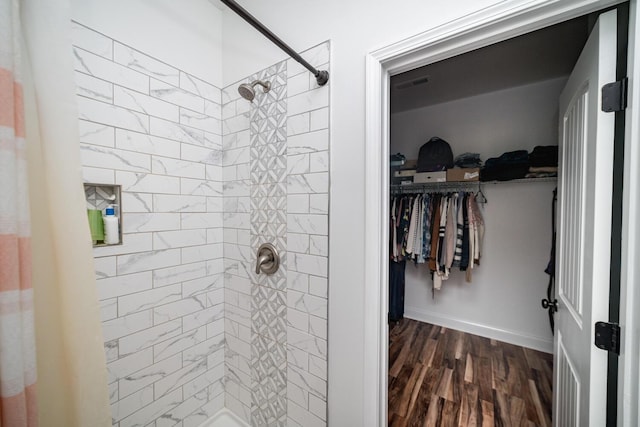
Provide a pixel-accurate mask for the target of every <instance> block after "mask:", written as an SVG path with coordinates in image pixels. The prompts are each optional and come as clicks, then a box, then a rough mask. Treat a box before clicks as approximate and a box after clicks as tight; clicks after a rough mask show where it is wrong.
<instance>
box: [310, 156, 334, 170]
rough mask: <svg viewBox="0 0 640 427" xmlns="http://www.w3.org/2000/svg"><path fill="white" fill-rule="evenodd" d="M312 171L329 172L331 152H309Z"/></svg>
mask: <svg viewBox="0 0 640 427" xmlns="http://www.w3.org/2000/svg"><path fill="white" fill-rule="evenodd" d="M309 170H310V172H329V152H328V151H318V152H316V153H310V154H309Z"/></svg>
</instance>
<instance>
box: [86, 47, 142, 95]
mask: <svg viewBox="0 0 640 427" xmlns="http://www.w3.org/2000/svg"><path fill="white" fill-rule="evenodd" d="M73 55H74V67H75V69H76V70H77V71H80V72H83V73H86V74H89V75H91V76H94V77H97V78H99V79H102V80H105V81H108V82H112V83H114V84H117V85H120V86H124V87H127V88H129V89H133V90H137V91H139V92H142V93H148V92H149V77H148V76H145V75H144V74H141V73H138V72H137V71H133V70H131V69H129V68H127V67H124V66H122V65H120V64H116V63H114V62H111V61H109V60H107V59H105V58H102V57H100V56H98V55H94V54H93V53H90V52H87V51H86V50H82V49H78V48H74V49H73Z"/></svg>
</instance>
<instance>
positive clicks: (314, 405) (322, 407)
mask: <svg viewBox="0 0 640 427" xmlns="http://www.w3.org/2000/svg"><path fill="white" fill-rule="evenodd" d="M309 412H311V413H312V414H313V415H316V416H317V417H318V418H320V419H321V420H323V421H325V422H326V420H327V402H326V401H325V400H324V399H320V398H319V397H317V396H316V395H314V394H310V395H309Z"/></svg>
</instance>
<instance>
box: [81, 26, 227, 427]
mask: <svg viewBox="0 0 640 427" xmlns="http://www.w3.org/2000/svg"><path fill="white" fill-rule="evenodd" d="M73 37H74V54H75V67H76V82H77V91H78V105H79V114H80V118H81V120H80V136H81V151H82V163H83V175H84V179H85V181H87V182H94V183H107V184H120V185H122V191H123V192H122V211H123V231H124V242H123V245H121V246H113V247H104V248H96V249H95V250H94V255H95V265H96V270H97V272H96V274H97V279H98V280H97V283H98V284H97V286H98V294H99V298H100V304H101V308H102V320H103V331H104V338H105V349H106V354H107V368H108V375H109V392H110V396H111V403H112V417H113V423H114V425H116V426H119V427H130V426H143V425H144V426H147V425H151V426H155V427H163V426H173V425H179V426H182V427H188V426H197V425H200V424H201V423H202V422H203V421H205V420H206V419H207V418H209V417H210V416H211V415H213V414H214V413H215V412H217V411H218V410H219V409H221V408H222V407H223V406H224V381H223V379H224V346H225V342H224V303H223V302H224V288H223V280H224V277H223V244H222V241H223V231H222V225H223V218H222V215H223V214H222V202H223V198H222V136H221V131H222V125H221V118H222V117H221V114H222V109H221V90H220V89H219V88H216V87H214V86H212V85H211V84H208V83H206V82H204V81H202V80H199V79H197V78H195V77H194V76H191V75H189V74H187V73H185V72H183V71H180V70H179V69H178V68H176V67H173V66H171V65H168V64H165V63H162V62H160V61H158V60H156V59H154V58H151V57H149V56H147V55H145V54H143V53H142V52H139V51H137V50H135V49H132V48H131V47H129V46H126V45H124V44H122V43H119V42H118V41H116V40H112V39H111V38H109V37H107V36H105V35H103V34H100V33H98V32H95V31H93V30H91V29H89V28H86V27H83V26H82V25H80V24H76V23H74V24H73Z"/></svg>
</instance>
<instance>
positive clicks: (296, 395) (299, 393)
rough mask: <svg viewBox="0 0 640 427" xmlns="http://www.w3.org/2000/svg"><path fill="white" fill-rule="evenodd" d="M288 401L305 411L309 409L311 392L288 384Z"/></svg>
mask: <svg viewBox="0 0 640 427" xmlns="http://www.w3.org/2000/svg"><path fill="white" fill-rule="evenodd" d="M287 399H289V400H291V401H292V402H294V403H296V404H298V405H300V406H301V407H303V408H305V409H306V408H308V407H309V392H308V391H306V390H303V389H302V388H301V387H298V386H297V385H295V384H293V383H288V384H287Z"/></svg>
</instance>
